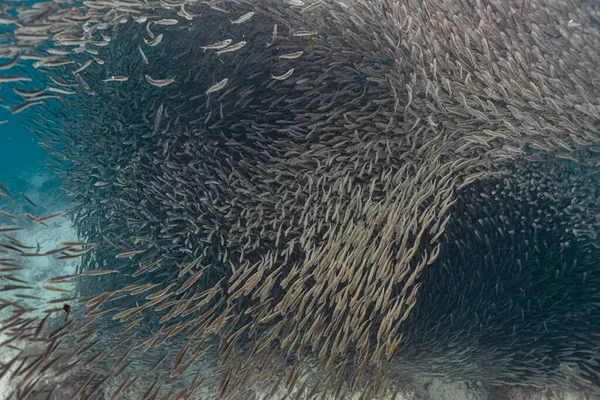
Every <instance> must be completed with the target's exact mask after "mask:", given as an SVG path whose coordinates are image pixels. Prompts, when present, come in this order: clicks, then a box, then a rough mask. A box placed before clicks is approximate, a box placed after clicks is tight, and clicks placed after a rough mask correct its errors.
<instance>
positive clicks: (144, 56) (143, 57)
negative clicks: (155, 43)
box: [138, 44, 149, 65]
mask: <svg viewBox="0 0 600 400" xmlns="http://www.w3.org/2000/svg"><path fill="white" fill-rule="evenodd" d="M138 50H139V51H140V55H141V56H142V61H143V62H144V64H146V65H148V64H149V61H148V57H146V54H144V50H142V47H141V46H140V45H139V44H138Z"/></svg>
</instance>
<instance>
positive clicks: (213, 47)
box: [200, 39, 231, 51]
mask: <svg viewBox="0 0 600 400" xmlns="http://www.w3.org/2000/svg"><path fill="white" fill-rule="evenodd" d="M230 44H231V39H225V40H221V41H220V42H217V43H213V44H209V45H208V46H200V48H201V49H202V50H204V51H206V50H220V49H223V48H225V47H227V46H229V45H230Z"/></svg>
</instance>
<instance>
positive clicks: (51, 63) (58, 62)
mask: <svg viewBox="0 0 600 400" xmlns="http://www.w3.org/2000/svg"><path fill="white" fill-rule="evenodd" d="M74 63H75V61H69V60H45V61H44V60H42V61H37V62H35V63H33V68H35V69H38V68H42V67H49V68H52V67H62V66H64V65H70V64H74Z"/></svg>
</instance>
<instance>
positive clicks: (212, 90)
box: [205, 78, 229, 94]
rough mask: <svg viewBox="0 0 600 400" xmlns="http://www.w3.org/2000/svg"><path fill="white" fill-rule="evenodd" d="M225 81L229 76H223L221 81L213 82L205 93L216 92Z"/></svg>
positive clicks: (227, 80) (223, 85)
mask: <svg viewBox="0 0 600 400" xmlns="http://www.w3.org/2000/svg"><path fill="white" fill-rule="evenodd" d="M227 82H229V78H225V79H223V80H222V81H220V82H217V83H215V84H214V85H212V86H211V87H209V88H208V90H207V91H206V93H205V94H210V93H214V92H218V91H219V90H221V89H223V88H224V87H225V85H227Z"/></svg>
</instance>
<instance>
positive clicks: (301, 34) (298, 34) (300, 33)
mask: <svg viewBox="0 0 600 400" xmlns="http://www.w3.org/2000/svg"><path fill="white" fill-rule="evenodd" d="M316 34H317V31H298V32H294V36H296V37H305V36H315V35H316Z"/></svg>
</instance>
